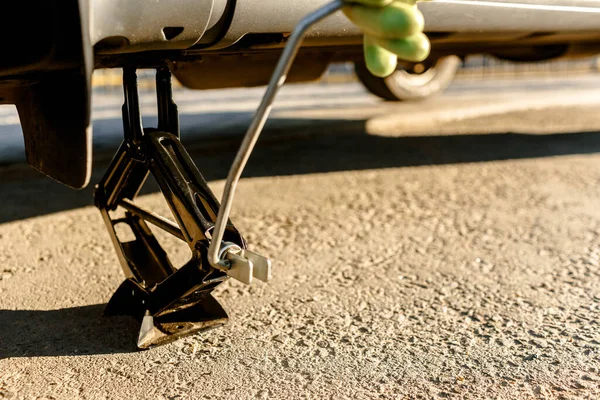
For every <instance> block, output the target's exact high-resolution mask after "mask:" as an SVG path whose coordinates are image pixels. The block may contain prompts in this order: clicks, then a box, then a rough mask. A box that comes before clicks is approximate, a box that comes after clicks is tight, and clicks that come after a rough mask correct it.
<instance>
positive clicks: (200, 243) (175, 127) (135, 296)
mask: <svg viewBox="0 0 600 400" xmlns="http://www.w3.org/2000/svg"><path fill="white" fill-rule="evenodd" d="M344 2H345V0H333V1H332V2H331V3H329V4H326V5H325V6H323V7H321V8H319V9H318V10H316V11H315V12H314V13H312V14H310V15H308V16H307V17H305V18H304V19H303V20H302V21H300V23H299V24H298V25H297V26H296V28H295V29H294V31H293V32H292V34H291V35H290V37H289V40H288V43H287V44H286V46H285V49H284V51H283V53H282V55H281V58H280V59H279V62H278V64H277V66H276V68H275V71H274V72H273V76H272V77H271V80H270V82H269V85H268V87H267V91H266V92H265V95H264V97H263V99H262V101H261V103H260V105H259V107H258V109H257V112H256V114H255V115H254V119H253V120H252V123H251V125H250V127H249V128H248V131H247V133H246V135H245V136H244V140H243V141H242V144H241V146H240V150H239V151H238V154H237V155H236V158H235V160H234V161H233V164H232V166H231V169H230V171H229V174H228V176H227V181H226V182H225V190H224V194H223V204H222V205H219V203H218V201H217V200H216V198H215V196H214V195H213V193H212V192H211V191H210V189H209V187H208V185H207V183H206V181H205V180H204V178H203V177H202V175H201V174H200V172H199V171H198V169H197V168H196V166H195V165H194V163H193V162H192V160H191V158H190V156H189V155H188V154H187V152H186V151H185V149H184V148H183V146H182V145H181V142H180V141H179V119H178V114H177V106H176V105H175V103H174V102H173V96H172V94H173V93H172V85H171V73H170V72H169V70H168V69H167V68H159V69H158V70H157V73H156V92H157V98H158V127H157V129H143V127H142V122H141V115H140V107H139V99H138V92H137V77H136V73H135V69H132V68H125V69H124V73H123V87H124V90H125V104H124V105H123V127H124V131H125V141H124V142H123V144H122V145H121V148H120V149H119V151H118V152H117V155H116V156H115V158H114V160H113V162H112V164H111V166H110V167H109V170H108V172H107V173H106V175H105V176H104V178H103V179H102V181H101V182H100V184H99V185H98V186H97V188H96V194H95V198H96V206H97V207H98V208H99V209H100V211H101V213H102V216H103V218H104V221H105V223H106V226H107V227H108V231H109V233H110V236H111V238H112V241H113V244H114V246H115V248H116V250H117V254H118V256H119V261H120V262H121V265H122V267H123V270H124V271H125V275H126V277H127V280H126V281H125V282H124V283H123V284H122V285H121V287H119V289H118V290H117V292H116V293H115V294H114V296H113V298H112V299H111V301H110V302H109V304H108V306H107V307H106V314H108V315H132V316H134V317H136V318H138V319H141V320H142V327H141V329H140V334H139V338H138V347H140V348H149V347H152V346H157V345H160V344H164V343H168V342H171V341H173V340H176V339H178V338H180V337H183V336H187V335H191V334H193V333H196V332H199V331H202V330H206V329H210V328H214V327H217V326H220V325H223V324H224V323H225V322H226V321H227V314H226V313H225V311H224V310H223V308H222V307H221V306H220V305H219V303H217V301H216V300H215V299H214V298H213V297H212V296H211V292H212V291H213V290H214V289H215V288H216V287H217V286H219V285H220V284H221V283H223V282H224V281H225V280H227V278H228V277H232V278H234V279H237V280H239V281H241V282H243V283H246V284H250V283H251V282H252V279H253V278H256V279H258V280H261V281H264V282H268V281H269V280H270V279H271V261H270V260H269V259H267V258H264V257H262V256H260V255H258V254H256V253H253V252H251V251H249V250H248V249H247V246H246V242H245V241H244V238H243V237H242V236H241V235H240V233H239V232H238V230H237V229H236V228H235V226H234V225H233V224H232V223H231V221H230V220H229V213H230V212H231V207H232V204H233V199H234V196H235V190H236V187H237V184H238V182H239V180H240V177H241V175H242V172H243V170H244V167H245V165H246V163H247V162H248V159H249V157H250V154H251V153H252V150H253V148H254V146H255V145H256V141H257V140H258V137H259V136H260V134H261V131H262V128H263V127H264V125H265V122H266V120H267V118H268V116H269V113H270V111H271V107H272V104H273V101H274V99H275V97H276V95H277V93H278V91H279V89H280V88H281V87H282V86H283V84H284V83H285V80H286V77H287V74H288V72H289V71H290V68H291V66H292V63H293V61H294V59H295V57H296V55H297V54H298V50H299V49H300V45H301V43H302V39H303V37H304V34H305V33H306V31H307V30H308V29H309V28H310V27H311V26H313V25H315V24H316V23H317V22H319V21H321V20H322V19H324V18H326V17H327V16H329V15H331V14H333V13H335V12H337V11H338V10H339V9H341V8H342V6H343V5H344ZM149 174H152V175H153V176H154V178H155V179H156V181H157V182H158V185H159V186H160V190H161V191H162V193H163V195H164V197H165V199H166V200H167V203H168V205H169V207H170V209H171V212H172V213H173V215H174V216H175V219H176V220H177V221H176V223H175V222H172V221H169V220H168V219H166V218H164V217H161V216H160V215H157V214H154V213H153V212H150V211H147V210H144V209H142V208H140V207H139V206H137V205H135V204H134V203H133V200H134V199H135V197H136V196H137V194H138V193H139V191H140V189H141V187H142V185H143V184H144V182H145V181H146V179H147V178H148V175H149ZM119 207H120V208H123V209H125V210H126V212H125V217H123V218H118V219H113V218H112V217H111V215H110V213H111V212H112V211H115V210H116V209H117V208H119ZM147 222H148V223H150V224H152V225H155V226H157V227H158V228H161V229H163V230H164V231H166V232H168V233H170V234H172V235H173V236H175V237H177V238H179V239H181V240H183V241H185V242H186V243H187V244H188V246H189V247H190V249H191V250H192V254H193V256H192V258H191V260H190V261H189V262H188V263H187V264H185V265H184V266H183V267H181V268H179V269H176V268H174V267H173V265H172V264H171V262H170V261H169V258H168V257H167V254H166V253H165V251H164V250H163V248H162V247H161V246H160V244H159V243H158V241H157V240H156V238H155V237H154V235H153V234H152V231H151V230H150V229H149V227H148V225H147V224H146V223H147ZM119 224H126V225H127V226H129V228H130V229H131V231H132V232H133V234H134V235H135V240H132V241H129V242H123V241H121V240H120V239H119V237H118V235H117V231H116V229H115V227H116V226H117V225H119Z"/></svg>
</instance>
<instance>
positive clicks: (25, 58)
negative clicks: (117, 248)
mask: <svg viewBox="0 0 600 400" xmlns="http://www.w3.org/2000/svg"><path fill="white" fill-rule="evenodd" d="M325 3H326V0H300V1H296V2H293V3H290V2H282V1H280V0H261V1H256V0H177V1H166V0H162V1H157V2H146V1H131V0H53V1H48V0H46V1H41V0H30V1H24V2H20V3H15V2H13V3H11V4H10V5H9V6H5V10H6V12H5V13H3V17H2V25H1V27H0V30H1V31H2V33H3V34H2V36H1V37H2V39H0V40H1V41H2V47H3V48H4V49H5V51H4V54H5V56H4V57H3V58H2V61H0V82H1V83H0V98H1V101H2V103H4V104H16V106H17V109H18V111H19V115H20V118H21V123H22V127H23V133H24V136H25V143H26V151H27V158H28V161H29V163H30V164H31V165H32V166H33V167H35V168H36V169H38V170H40V171H41V172H43V173H45V174H47V175H49V176H51V177H52V178H54V179H57V180H58V181H60V182H63V183H65V184H67V185H69V186H72V187H75V188H80V187H84V186H85V185H86V184H87V182H88V179H89V170H90V159H91V154H90V140H91V139H90V135H91V132H90V131H89V126H90V104H89V103H90V77H91V74H92V71H93V70H94V69H97V68H114V67H123V66H135V67H137V68H142V67H155V66H160V65H169V66H170V68H171V70H172V72H173V73H174V75H175V76H176V77H177V78H178V80H179V81H180V82H181V83H182V84H184V85H185V86H188V87H190V88H192V89H211V88H226V87H240V86H257V85H264V84H266V83H267V82H268V79H269V77H270V75H271V72H272V71H273V68H274V66H275V64H276V62H277V59H278V56H279V53H280V51H281V48H282V47H283V46H284V45H285V43H286V41H287V38H288V37H289V34H290V32H291V31H292V29H293V27H294V25H295V24H296V23H297V22H298V21H299V20H300V19H301V18H302V16H304V15H306V14H308V13H309V12H310V11H312V10H314V9H316V8H317V7H319V6H321V5H323V4H325ZM419 8H420V9H421V11H422V12H423V14H424V16H425V20H426V27H425V28H426V33H427V35H428V36H429V38H430V40H431V42H432V54H431V57H430V58H429V59H428V60H427V61H426V63H429V64H430V65H431V64H433V63H435V61H436V60H437V59H439V58H440V57H443V56H446V55H458V56H465V55H468V54H476V53H487V54H492V55H495V56H497V57H500V58H503V59H507V60H512V61H536V60H546V59H552V58H557V57H569V56H583V55H590V54H596V53H598V52H599V50H600V30H599V29H597V25H598V24H597V20H598V17H599V16H600V1H589V0H520V1H503V0H492V1H478V0H433V1H428V2H422V3H419ZM8 55H10V56H8ZM361 58H362V46H361V34H360V32H359V30H358V29H357V28H355V27H354V26H353V25H352V24H351V23H350V22H349V21H348V20H347V19H346V18H344V16H343V15H341V14H340V13H338V14H337V15H335V16H332V17H331V18H329V19H327V20H326V21H323V22H321V23H320V24H318V25H317V26H315V27H314V28H312V29H311V30H310V31H309V32H308V33H307V36H306V40H305V42H304V45H303V47H302V50H301V51H300V54H299V56H298V58H297V60H296V63H295V64H294V68H293V69H292V71H291V74H290V76H289V81H291V82H302V81H310V80H314V79H317V78H319V77H320V76H321V74H322V73H323V72H324V71H325V70H326V68H327V66H328V65H329V64H330V63H331V62H335V61H359V60H361ZM58 98H60V101H57V99H58Z"/></svg>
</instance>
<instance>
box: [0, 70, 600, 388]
mask: <svg viewBox="0 0 600 400" xmlns="http://www.w3.org/2000/svg"><path fill="white" fill-rule="evenodd" d="M259 93H260V92H259V91H249V92H242V91H226V92H210V93H208V94H202V95H199V94H194V95H192V94H187V93H180V94H179V96H181V98H182V99H183V101H182V102H183V103H185V104H184V106H183V107H182V108H183V109H184V119H185V115H187V113H189V114H190V115H191V114H192V113H193V111H194V110H193V107H196V106H197V104H200V105H202V104H204V106H205V107H204V108H203V107H200V106H198V107H200V108H201V110H200V111H199V112H201V115H200V116H199V117H189V119H187V122H186V123H185V124H184V125H185V126H184V128H185V129H184V133H185V135H184V142H185V143H186V144H187V145H189V146H190V148H191V149H193V155H194V157H195V159H196V161H197V164H198V166H199V167H200V169H201V170H202V171H203V173H204V174H205V176H206V177H207V179H209V181H210V183H211V186H212V187H213V188H214V190H215V191H216V192H217V193H221V190H222V187H223V178H224V176H225V174H226V172H227V166H228V163H229V162H230V161H231V159H232V158H233V155H234V152H235V145H236V143H237V141H238V140H239V134H240V133H241V132H243V126H244V124H245V121H247V118H248V116H249V111H250V110H251V109H252V105H253V104H255V100H256V99H257V97H258V95H259ZM211 96H212V97H211ZM186 99H187V100H186ZM194 99H195V100H194ZM211 99H212V100H211ZM188 100H189V104H190V105H189V107H190V108H189V109H188V108H186V107H187V106H186V104H187V103H186V101H188ZM103 101H104V102H105V103H102V102H103ZM196 102H198V103H196ZM97 103H100V104H103V107H105V108H104V109H103V110H100V111H102V112H105V113H106V114H104V117H105V119H104V120H105V121H110V119H111V118H116V117H114V116H113V117H111V115H113V114H111V113H114V112H115V110H117V111H116V112H118V108H117V105H118V99H102V98H101V99H99V100H98V102H97ZM193 104H196V106H194V105H193ZM211 104H212V106H213V109H212V110H211V109H209V110H207V109H206V108H207V107H209V106H210V105H211ZM598 106H600V78H598V77H595V76H586V77H579V78H577V77H574V78H568V79H566V78H558V79H555V80H548V81H547V80H544V79H527V80H520V81H508V80H503V81H499V82H487V83H483V82H480V81H473V82H466V81H463V82H459V83H457V84H456V85H455V86H454V87H453V88H452V90H450V91H449V92H448V93H447V94H446V95H444V96H441V97H439V98H436V99H433V100H431V101H427V102H423V103H417V104H402V105H392V104H381V103H379V102H378V101H377V100H375V99H374V98H372V97H370V96H369V95H367V94H365V93H364V92H362V90H361V89H360V88H359V87H358V86H356V85H332V86H299V87H294V88H289V89H288V90H287V91H286V92H285V93H284V96H283V98H282V103H280V107H279V108H278V109H277V111H276V115H275V119H274V120H273V121H272V122H271V123H270V125H269V129H268V131H267V132H266V135H265V138H264V139H263V140H261V142H260V143H259V147H258V150H257V152H256V153H255V155H254V156H253V157H252V159H251V162H250V166H249V168H248V171H247V173H246V174H245V176H246V178H245V179H244V180H243V181H242V182H241V184H240V191H239V195H238V198H237V201H236V204H235V208H234V214H233V220H234V221H235V222H236V224H237V226H238V228H239V229H240V230H241V231H242V232H243V233H244V234H245V236H246V237H247V239H248V240H249V242H250V244H251V248H252V249H254V250H257V251H258V252H260V253H263V254H266V255H269V256H270V257H272V259H273V260H274V265H275V269H274V275H275V277H274V280H273V282H272V283H271V284H269V285H265V284H261V283H257V284H254V285H253V286H250V287H247V286H243V285H241V284H238V283H236V282H233V281H231V282H228V283H226V284H225V285H223V286H222V287H220V288H219V289H218V290H217V292H216V297H217V298H218V299H219V300H220V301H221V302H222V303H223V305H224V307H225V308H226V310H227V311H228V312H229V314H230V317H231V321H230V323H229V324H228V325H227V326H226V327H225V328H221V329H219V330H214V331H211V332H207V333H203V334H200V335H197V336H194V337H190V338H187V339H184V340H180V341H178V342H176V343H174V344H170V345H167V346H164V347H161V348H156V349H153V350H150V351H144V352H139V351H136V349H135V344H134V343H135V339H136V335H137V328H138V326H137V325H136V323H135V322H133V321H131V320H129V319H128V318H105V317H103V316H102V310H103V307H104V304H105V303H106V302H107V301H108V300H109V299H110V296H111V294H112V292H113V291H114V290H115V289H116V288H117V287H118V285H119V284H120V283H121V281H122V279H123V277H122V273H121V271H120V267H119V266H118V262H117V258H116V256H115V254H114V252H113V249H112V248H111V244H110V241H109V237H108V235H107V233H106V232H105V229H104V227H103V224H102V221H101V218H100V215H99V213H98V212H97V210H95V209H94V208H93V207H92V205H91V204H92V200H91V190H86V191H83V192H73V191H70V190H68V189H66V188H63V187H61V186H60V185H58V184H55V183H53V182H51V181H50V180H45V179H41V178H40V177H39V176H38V175H36V173H35V172H31V171H30V170H29V169H27V168H26V167H24V166H23V165H19V164H16V165H15V164H11V162H12V161H11V160H13V159H11V158H10V154H9V155H6V158H4V161H3V162H4V163H5V164H7V165H5V166H4V167H2V168H0V182H2V191H1V192H0V204H1V205H2V207H0V261H1V264H0V398H11V399H33V398H39V399H70V398H74V399H76V398H86V399H103V398H105V399H117V398H130V399H137V398H147V399H188V398H189V399H210V398H214V399H217V398H231V399H247V398H277V399H296V398H311V399H371V398H373V399H375V398H377V399H379V398H384V399H401V398H415V399H430V398H432V399H438V398H442V399H443V398H450V399H454V398H466V399H523V398H540V399H542V398H543V399H554V398H564V399H575V398H589V399H595V398H598V397H600V387H599V383H600V330H599V322H600V154H599V152H600V133H597V132H599V131H600V114H599V113H598ZM221 107H223V109H221ZM228 107H229V108H228ZM186 110H187V111H186ZM96 113H98V109H96ZM96 116H97V120H98V121H102V120H103V119H102V118H103V117H102V115H100V116H99V117H98V114H96ZM10 118H11V117H10V114H9V113H7V114H6V115H5V120H4V121H5V126H6V131H7V132H9V131H11V129H13V128H11V127H12V126H13V124H14V121H12V122H11V120H10ZM194 118H200V119H201V120H202V121H203V122H205V123H203V124H202V125H197V123H198V121H199V120H196V119H194ZM211 121H212V122H211ZM106 123H107V124H108V122H106ZM98 124H99V126H102V123H98ZM105 126H106V127H108V126H109V125H105ZM107 129H108V128H107ZM11 132H12V131H11ZM102 132H103V131H102V130H101V129H99V130H98V136H99V138H98V139H99V140H98V143H99V145H98V146H97V153H98V158H97V159H98V162H97V164H96V165H95V172H94V178H93V179H94V180H95V181H97V180H98V179H99V177H100V176H101V173H102V169H103V168H105V167H106V160H107V159H108V157H107V156H108V154H109V153H108V150H109V149H110V148H111V146H113V145H114V143H113V141H114V139H111V138H112V137H118V136H110V135H108V134H107V135H106V136H103V135H102ZM106 132H107V131H105V132H104V133H106ZM215 132H216V133H222V135H223V136H222V138H221V139H218V138H217V139H215V135H214V134H215ZM8 136H10V135H9V134H7V137H8ZM103 143H105V147H102V146H101V145H102V144H103ZM15 146H16V147H15V149H16V148H17V147H18V146H17V144H15ZM16 152H17V150H15V153H16ZM140 202H141V203H142V204H144V205H145V206H148V207H152V208H153V209H155V210H158V211H161V212H163V213H165V214H168V212H167V207H166V205H165V203H164V202H163V200H162V199H161V196H160V195H159V194H158V193H157V189H156V187H155V186H154V185H152V184H150V185H149V187H148V188H146V189H145V190H144V192H143V194H142V197H141V198H140ZM164 243H165V247H166V248H167V249H168V250H169V252H171V253H172V254H173V258H174V259H175V260H177V261H179V262H182V261H184V260H185V259H186V256H187V254H186V249H185V248H182V246H181V245H180V244H179V243H177V242H176V241H174V240H166V239H165V240H164Z"/></svg>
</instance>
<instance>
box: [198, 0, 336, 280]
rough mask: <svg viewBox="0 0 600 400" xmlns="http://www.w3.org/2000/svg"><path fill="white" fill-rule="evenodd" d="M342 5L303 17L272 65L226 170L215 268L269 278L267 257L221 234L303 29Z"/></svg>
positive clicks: (212, 250) (211, 255)
mask: <svg viewBox="0 0 600 400" xmlns="http://www.w3.org/2000/svg"><path fill="white" fill-rule="evenodd" d="M343 5H344V0H335V1H333V2H332V3H329V4H327V5H326V6H324V7H322V8H320V9H318V10H317V11H315V12H314V13H312V14H310V15H308V16H306V17H305V18H304V19H302V20H301V21H300V23H298V25H297V26H296V28H295V29H294V31H293V33H292V35H291V36H290V39H289V41H288V43H287V45H286V46H285V49H284V51H283V54H282V55H281V58H280V59H279V62H278V64H277V67H276V68H275V72H274V73H273V75H272V76H271V80H270V82H269V86H268V87H267V91H266V93H265V95H264V97H263V99H262V101H261V103H260V105H259V107H258V109H257V111H256V114H255V116H254V119H253V120H252V124H251V125H250V128H249V129H248V131H247V133H246V135H245V136H244V140H243V142H242V145H241V146H240V149H239V151H238V153H237V156H236V157H235V160H234V162H233V165H232V166H231V169H230V171H229V175H228V176H227V182H226V183H225V190H224V193H223V199H222V201H221V207H220V208H219V215H218V217H217V221H216V223H215V228H214V230H213V232H212V238H211V243H210V247H209V249H208V261H209V262H210V264H211V265H212V266H213V267H215V268H217V269H220V270H223V271H229V270H231V269H240V268H242V269H245V270H246V273H249V274H250V275H254V277H256V278H258V279H260V278H259V277H261V278H266V279H262V280H267V281H268V280H269V279H270V278H271V262H270V261H269V260H266V261H265V259H263V260H261V259H256V258H253V257H252V255H248V254H247V253H248V252H247V251H244V250H242V249H240V248H239V247H237V246H235V245H232V244H231V243H226V242H223V236H224V234H225V230H226V228H227V224H228V221H229V215H230V213H231V208H232V206H233V200H234V197H235V191H236V188H237V185H238V182H239V181H240V177H241V176H242V172H243V171H244V168H245V166H246V164H247V163H248V159H249V158H250V155H251V154H252V150H253V149H254V146H255V145H256V142H257V140H258V138H259V137H260V134H261V133H262V130H263V128H264V126H265V123H266V122H267V119H268V118H269V115H270V113H271V109H272V107H273V101H274V100H275V97H276V96H277V93H278V92H279V90H280V89H281V87H282V86H283V84H284V83H285V81H286V79H287V75H288V73H289V71H290V68H291V67H292V64H293V62H294V59H295V58H296V55H297V54H298V51H299V49H300V46H301V44H302V40H303V39H304V35H305V33H306V31H307V30H308V29H310V28H311V27H312V26H313V25H315V24H316V23H318V22H319V21H321V20H323V19H324V18H326V17H328V16H330V15H332V14H333V13H335V12H337V11H339V10H340V9H341V8H342V7H343Z"/></svg>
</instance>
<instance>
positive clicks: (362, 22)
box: [344, 0, 431, 78]
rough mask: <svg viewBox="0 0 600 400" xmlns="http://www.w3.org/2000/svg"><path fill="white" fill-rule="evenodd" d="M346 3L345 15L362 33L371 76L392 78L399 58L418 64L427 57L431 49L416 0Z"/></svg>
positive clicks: (351, 0)
mask: <svg viewBox="0 0 600 400" xmlns="http://www.w3.org/2000/svg"><path fill="white" fill-rule="evenodd" d="M346 1H347V3H348V4H347V5H346V6H344V13H345V14H346V16H347V17H348V18H349V19H350V20H351V21H352V22H353V23H354V24H356V25H357V26H358V27H359V28H360V29H361V30H362V31H363V32H364V34H365V39H364V46H365V60H366V63H367V67H368V68H369V71H371V73H372V74H373V75H375V76H378V77H381V78H384V77H386V76H389V75H391V74H392V73H393V72H394V71H395V70H396V68H397V66H398V58H401V59H402V60H406V61H411V62H421V61H423V60H425V59H426V58H427V57H428V56H429V50H430V48H431V46H430V44H429V39H427V36H425V34H424V33H423V26H424V21H423V14H421V12H420V11H419V10H418V9H417V6H416V5H415V2H416V1H415V0H346Z"/></svg>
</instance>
